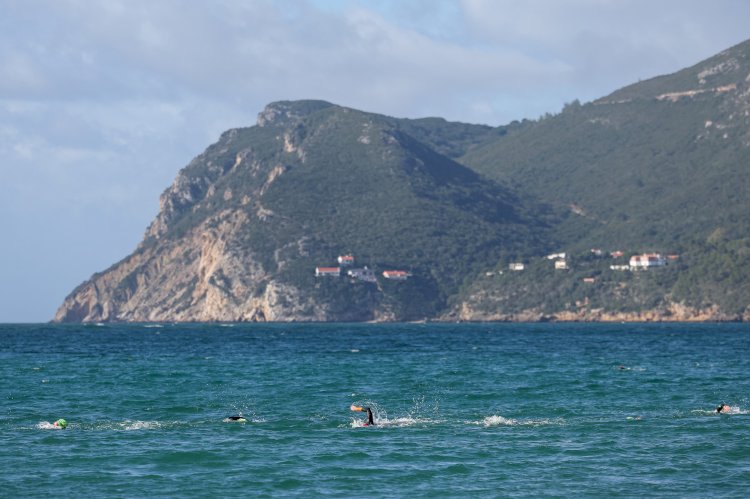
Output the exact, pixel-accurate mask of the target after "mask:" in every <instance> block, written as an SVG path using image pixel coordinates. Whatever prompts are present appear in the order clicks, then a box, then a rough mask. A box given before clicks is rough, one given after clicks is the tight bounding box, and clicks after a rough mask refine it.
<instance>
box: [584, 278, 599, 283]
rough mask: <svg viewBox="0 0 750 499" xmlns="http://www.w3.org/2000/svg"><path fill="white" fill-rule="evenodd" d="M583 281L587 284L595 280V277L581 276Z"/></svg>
mask: <svg viewBox="0 0 750 499" xmlns="http://www.w3.org/2000/svg"><path fill="white" fill-rule="evenodd" d="M583 282H585V283H588V284H592V283H595V282H596V277H584V278H583Z"/></svg>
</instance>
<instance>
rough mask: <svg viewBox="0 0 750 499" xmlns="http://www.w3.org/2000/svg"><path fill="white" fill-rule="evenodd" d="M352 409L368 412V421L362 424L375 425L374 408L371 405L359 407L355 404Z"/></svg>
mask: <svg viewBox="0 0 750 499" xmlns="http://www.w3.org/2000/svg"><path fill="white" fill-rule="evenodd" d="M351 410H353V411H355V412H366V413H367V422H366V423H365V424H363V425H362V426H375V421H374V420H373V419H372V410H371V409H370V408H369V407H359V406H358V405H353V406H352V407H351Z"/></svg>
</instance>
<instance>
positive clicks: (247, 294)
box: [55, 212, 326, 322]
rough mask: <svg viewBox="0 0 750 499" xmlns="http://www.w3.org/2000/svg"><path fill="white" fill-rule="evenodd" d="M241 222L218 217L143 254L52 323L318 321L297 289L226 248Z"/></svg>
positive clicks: (91, 286) (87, 286) (85, 288)
mask: <svg viewBox="0 0 750 499" xmlns="http://www.w3.org/2000/svg"><path fill="white" fill-rule="evenodd" d="M246 222H247V215H245V214H244V213H242V212H224V213H222V214H220V215H219V216H218V217H214V218H212V219H210V220H207V221H206V222H204V223H203V224H201V225H200V226H198V228H197V229H196V230H194V231H192V232H191V233H190V234H189V235H188V236H187V237H185V238H183V239H181V240H179V241H177V240H175V241H165V242H162V243H161V244H160V245H158V246H157V245H151V246H147V247H142V248H141V249H140V250H139V251H137V252H136V253H134V254H133V255H131V256H130V257H128V258H126V259H125V260H123V261H122V262H120V263H119V264H117V265H115V266H114V267H113V268H111V269H110V270H108V271H107V272H104V273H101V274H98V275H96V276H94V277H93V278H92V279H91V280H90V281H88V282H86V283H84V284H83V285H81V286H80V287H79V288H78V289H76V290H75V291H74V292H73V293H72V294H71V295H70V296H69V297H68V298H67V299H66V300H65V302H64V303H63V305H62V306H61V307H60V309H59V310H58V312H57V315H56V316H55V320H56V321H58V322H105V321H129V322H160V321H294V320H310V321H319V320H324V319H325V318H326V309H325V307H320V306H316V305H315V304H314V303H312V302H311V301H310V300H309V299H306V298H305V297H304V296H303V295H302V293H300V291H299V290H298V289H295V288H294V287H292V286H290V285H288V284H284V283H282V282H279V281H277V280H274V279H273V278H272V277H271V275H270V274H268V273H267V272H266V270H265V269H264V268H263V267H262V266H261V265H260V264H259V263H258V261H257V259H256V258H255V256H254V255H253V254H251V253H249V252H248V251H246V250H245V249H243V248H242V247H241V246H238V245H235V244H233V239H232V234H234V233H235V232H236V231H237V230H239V229H240V228H241V226H242V225H243V224H245V223H246Z"/></svg>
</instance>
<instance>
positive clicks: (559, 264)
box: [555, 259, 569, 270]
mask: <svg viewBox="0 0 750 499" xmlns="http://www.w3.org/2000/svg"><path fill="white" fill-rule="evenodd" d="M555 269H557V270H568V269H569V267H568V261H567V260H565V259H563V260H555Z"/></svg>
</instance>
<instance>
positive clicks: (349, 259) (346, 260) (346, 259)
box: [339, 255, 354, 265]
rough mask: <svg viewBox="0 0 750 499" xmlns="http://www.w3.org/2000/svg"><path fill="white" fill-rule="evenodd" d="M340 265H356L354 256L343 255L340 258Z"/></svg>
mask: <svg viewBox="0 0 750 499" xmlns="http://www.w3.org/2000/svg"><path fill="white" fill-rule="evenodd" d="M339 265H354V255H342V256H340V257H339Z"/></svg>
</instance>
